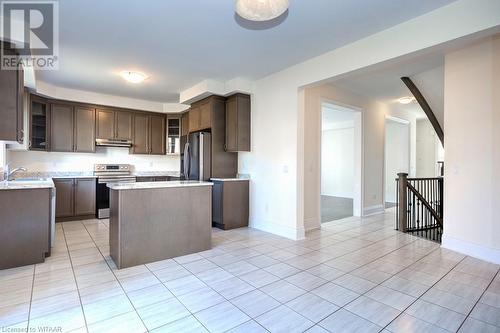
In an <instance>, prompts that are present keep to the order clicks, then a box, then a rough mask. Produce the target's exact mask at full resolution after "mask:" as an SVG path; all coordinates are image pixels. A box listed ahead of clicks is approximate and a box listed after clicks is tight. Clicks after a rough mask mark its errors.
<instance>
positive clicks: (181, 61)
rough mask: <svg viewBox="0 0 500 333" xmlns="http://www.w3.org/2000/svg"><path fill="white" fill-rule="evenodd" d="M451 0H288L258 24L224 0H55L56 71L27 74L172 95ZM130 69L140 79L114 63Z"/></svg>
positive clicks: (158, 96) (267, 70)
mask: <svg viewBox="0 0 500 333" xmlns="http://www.w3.org/2000/svg"><path fill="white" fill-rule="evenodd" d="M453 1H454V0H405V1H394V0H349V1H345V0H307V1H300V0H291V1H290V9H289V12H288V16H287V17H285V18H284V20H283V22H281V24H279V25H275V26H274V27H271V28H268V29H261V28H262V27H257V26H252V27H250V28H249V26H248V25H247V24H243V23H242V22H241V20H239V19H238V18H237V17H236V16H235V15H234V8H233V6H234V1H233V0H168V1H160V0H143V1H138V0H105V1H103V0H64V1H60V2H59V13H60V14H59V17H60V18H59V32H60V53H59V70H58V71H39V72H37V79H39V80H42V81H44V82H47V83H50V84H53V85H56V86H63V87H66V88H72V89H81V90H86V91H94V92H99V93H104V94H111V95H117V96H126V97H132V98H140V99H146V100H151V101H158V102H178V96H179V92H180V91H182V90H184V89H187V88H189V87H191V86H192V85H194V84H196V83H198V82H200V81H201V80H204V79H214V80H222V81H225V80H229V79H233V78H235V77H242V78H246V79H250V80H254V79H259V78H262V77H264V76H266V75H268V74H271V73H273V72H276V71H279V70H282V69H284V68H286V67H288V66H290V65H293V64H296V63H299V62H302V61H304V60H306V59H309V58H311V57H314V56H317V55H320V54H322V53H325V52H327V51H330V50H333V49H335V48H338V47H340V46H342V45H346V44H349V43H351V42H353V41H355V40H358V39H361V38H363V37H366V36H369V35H372V34H374V33H376V32H378V31H381V30H384V29H386V28H389V27H391V26H394V25H396V24H399V23H401V22H404V21H407V20H409V19H411V18H414V17H417V16H420V15H422V14H424V13H426V12H429V11H432V10H434V9H437V8H439V7H441V6H443V5H446V4H449V3H451V2H453ZM122 70H140V71H143V72H145V73H146V74H148V75H149V76H150V78H149V79H148V80H147V81H146V82H145V83H143V84H141V85H133V84H129V83H126V82H124V81H123V80H122V79H121V78H120V77H119V76H118V73H119V72H120V71H122Z"/></svg>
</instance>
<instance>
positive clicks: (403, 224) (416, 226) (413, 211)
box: [396, 173, 444, 242]
mask: <svg viewBox="0 0 500 333" xmlns="http://www.w3.org/2000/svg"><path fill="white" fill-rule="evenodd" d="M396 182H397V187H396V188H397V190H396V192H397V193H396V202H397V205H398V207H397V211H396V230H400V231H402V232H407V233H411V234H414V235H416V236H420V237H424V238H427V239H430V240H433V241H438V242H441V236H442V234H443V184H444V181H443V177H433V178H408V174H407V173H398V178H396Z"/></svg>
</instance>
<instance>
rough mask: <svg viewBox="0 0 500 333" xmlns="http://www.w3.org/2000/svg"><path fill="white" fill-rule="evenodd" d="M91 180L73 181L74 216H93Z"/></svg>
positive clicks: (93, 193)
mask: <svg viewBox="0 0 500 333" xmlns="http://www.w3.org/2000/svg"><path fill="white" fill-rule="evenodd" d="M95 182H96V180H95V179H93V178H76V179H75V192H74V193H75V216H82V215H92V214H95V190H96V185H95Z"/></svg>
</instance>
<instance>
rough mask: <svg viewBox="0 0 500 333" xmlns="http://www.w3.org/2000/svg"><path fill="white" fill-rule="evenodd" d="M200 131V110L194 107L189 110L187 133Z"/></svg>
mask: <svg viewBox="0 0 500 333" xmlns="http://www.w3.org/2000/svg"><path fill="white" fill-rule="evenodd" d="M199 129H200V108H199V107H194V108H191V109H190V110H189V132H195V131H197V130H199Z"/></svg>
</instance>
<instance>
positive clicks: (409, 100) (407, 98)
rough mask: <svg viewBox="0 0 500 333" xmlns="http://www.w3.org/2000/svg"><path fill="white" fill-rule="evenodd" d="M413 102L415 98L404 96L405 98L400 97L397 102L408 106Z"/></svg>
mask: <svg viewBox="0 0 500 333" xmlns="http://www.w3.org/2000/svg"><path fill="white" fill-rule="evenodd" d="M414 100H415V97H411V96H406V97H401V98H400V99H399V100H398V101H399V103H401V104H410V103H411V102H413V101H414Z"/></svg>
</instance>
